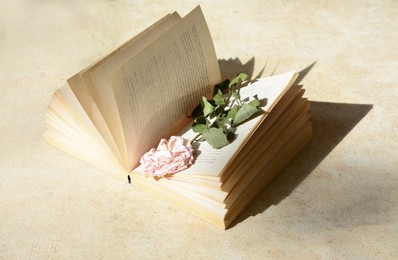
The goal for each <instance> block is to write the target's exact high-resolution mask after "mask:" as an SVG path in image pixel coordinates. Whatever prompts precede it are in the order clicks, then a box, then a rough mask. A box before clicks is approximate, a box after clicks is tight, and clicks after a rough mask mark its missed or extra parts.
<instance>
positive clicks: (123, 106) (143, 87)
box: [110, 7, 221, 169]
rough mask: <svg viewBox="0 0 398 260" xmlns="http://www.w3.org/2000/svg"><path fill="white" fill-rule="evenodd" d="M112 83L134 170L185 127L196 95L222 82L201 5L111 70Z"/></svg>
mask: <svg viewBox="0 0 398 260" xmlns="http://www.w3.org/2000/svg"><path fill="white" fill-rule="evenodd" d="M110 79H111V82H112V87H113V91H114V94H115V99H116V103H117V105H118V110H119V114H120V120H121V123H122V127H123V132H124V138H125V141H126V148H127V154H128V165H129V166H130V167H131V169H132V168H134V167H135V166H137V164H138V160H139V158H140V156H141V155H142V154H143V153H145V152H146V151H147V150H149V149H150V148H151V147H153V146H155V145H156V144H157V143H158V142H159V140H160V139H161V138H164V137H167V136H168V135H170V134H173V133H174V134H175V133H177V132H179V130H181V129H182V128H183V127H185V126H186V125H187V124H188V123H189V121H190V119H189V118H188V117H187V116H188V115H189V114H190V112H191V111H192V109H193V108H194V107H195V106H196V105H197V103H198V101H199V99H200V97H201V96H207V95H208V94H210V93H211V91H212V87H213V86H214V85H215V84H217V83H219V82H220V80H221V77H220V71H219V68H218V62H217V58H216V54H215V51H214V46H213V43H212V39H211V36H210V32H209V30H208V28H207V24H206V21H205V19H204V16H203V14H202V11H201V9H200V7H197V8H195V9H194V10H193V11H192V12H191V13H189V14H188V15H187V16H185V17H184V18H183V19H182V20H180V21H179V22H177V23H176V24H175V25H174V26H173V27H172V28H171V29H170V30H169V31H167V32H166V33H164V34H163V35H161V36H160V37H159V38H158V39H157V40H155V41H154V42H152V43H151V44H150V45H149V46H147V47H146V48H145V49H144V50H142V51H141V52H140V53H139V54H138V55H136V56H135V57H134V58H132V59H130V60H129V61H128V62H127V63H126V64H125V65H123V66H122V67H121V68H119V69H117V70H115V72H114V73H113V74H112V76H111V77H110Z"/></svg>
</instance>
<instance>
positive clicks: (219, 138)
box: [203, 127, 229, 149]
mask: <svg viewBox="0 0 398 260" xmlns="http://www.w3.org/2000/svg"><path fill="white" fill-rule="evenodd" d="M203 137H204V138H205V139H206V141H207V142H208V143H209V144H210V145H211V146H213V148H216V149H219V148H221V147H224V146H226V145H227V144H229V141H228V139H227V134H226V133H224V132H223V130H222V129H220V128H215V127H212V128H210V129H209V130H208V131H206V132H204V133H203Z"/></svg>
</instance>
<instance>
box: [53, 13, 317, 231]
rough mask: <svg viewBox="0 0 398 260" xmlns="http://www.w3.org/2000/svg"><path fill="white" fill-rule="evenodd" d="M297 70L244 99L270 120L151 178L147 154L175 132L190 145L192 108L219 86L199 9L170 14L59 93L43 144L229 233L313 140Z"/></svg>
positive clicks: (256, 87) (247, 126) (249, 125)
mask: <svg viewBox="0 0 398 260" xmlns="http://www.w3.org/2000/svg"><path fill="white" fill-rule="evenodd" d="M297 76H298V74H297V73H295V72H294V71H292V72H288V73H284V74H280V75H276V76H272V77H267V78H261V79H258V80H256V81H255V82H254V83H252V84H250V85H249V86H247V87H244V88H242V89H241V91H240V94H241V96H242V98H245V97H251V96H254V95H257V96H258V98H259V99H260V100H263V101H266V102H264V103H266V104H265V105H264V106H263V107H261V109H262V110H264V113H263V114H262V115H260V116H257V117H255V118H254V119H252V120H250V121H247V122H246V123H244V124H242V125H240V126H239V127H238V128H237V132H236V139H234V141H233V142H232V143H231V144H229V145H227V146H225V147H223V148H221V149H214V148H212V147H211V146H209V145H208V144H207V143H205V142H201V143H199V145H198V147H197V149H198V151H197V152H196V157H195V161H194V164H193V165H192V166H190V167H189V168H188V169H186V170H184V171H181V172H178V173H176V174H174V175H171V176H168V177H167V178H154V177H152V176H149V175H147V174H145V173H144V172H143V171H142V167H141V166H140V165H139V160H140V157H141V156H142V155H143V154H144V153H145V152H147V151H148V150H149V149H150V148H152V147H156V146H157V144H158V143H159V141H160V139H162V138H168V137H170V136H171V135H179V136H183V137H185V138H187V139H192V138H193V137H194V136H195V133H193V132H192V130H191V129H190V124H191V123H192V119H191V118H189V117H188V116H187V115H190V114H191V112H192V110H193V109H194V108H195V107H196V105H197V104H198V102H199V100H200V98H201V97H202V96H207V97H209V96H210V95H211V93H212V91H213V87H214V85H216V84H217V83H219V82H220V81H221V76H220V71H219V67H218V62H217V57H216V54H215V51H214V46H213V43H212V39H211V36H210V33H209V30H208V27H207V25H206V21H205V19H204V16H203V14H202V11H201V9H200V7H197V8H195V9H194V10H193V11H192V12H191V13H189V14H188V15H186V16H185V17H184V18H181V17H180V16H179V15H178V14H177V13H173V14H169V15H167V16H165V17H164V18H163V19H161V20H159V21H158V22H156V23H155V24H154V25H152V26H151V27H149V28H148V29H146V30H145V31H143V32H142V33H140V34H139V35H137V36H136V37H134V38H132V39H131V40H129V41H128V42H126V43H125V44H123V45H122V46H121V47H119V48H118V49H116V50H115V51H113V52H112V53H110V54H109V55H107V56H105V57H104V58H102V59H101V60H99V61H97V62H96V63H94V64H92V65H91V66H89V67H88V68H86V69H84V70H83V71H81V72H79V73H78V74H76V75H75V76H73V77H72V78H70V79H69V80H68V85H66V86H64V87H62V88H60V89H59V90H57V91H56V93H55V94H54V96H53V99H52V101H51V103H50V105H49V110H48V113H47V120H46V127H47V130H46V132H45V139H46V140H47V142H48V143H50V144H52V145H53V146H55V147H57V148H59V149H61V150H63V151H65V152H67V153H69V154H72V155H73V156H76V157H78V158H80V159H82V160H84V161H86V162H88V163H90V164H92V165H94V166H95V167H98V168H100V169H101V170H103V171H104V172H105V173H108V174H110V175H111V176H113V177H116V178H118V179H120V180H122V181H127V176H128V177H129V179H131V180H132V183H133V184H134V185H136V186H137V187H139V188H141V189H144V190H147V191H148V192H150V193H151V194H153V195H155V196H157V197H159V198H160V199H162V200H164V201H166V202H168V203H170V204H171V205H174V206H175V207H178V208H181V209H183V210H185V211H187V212H189V213H191V214H193V215H196V216H198V217H200V218H202V219H204V220H206V221H208V222H210V223H212V224H214V225H216V226H219V227H222V228H227V227H228V226H229V225H231V223H233V221H234V220H235V219H236V217H237V216H238V215H239V213H241V212H242V210H244V209H245V207H246V206H247V205H248V204H249V203H250V202H251V201H252V200H253V199H254V198H255V197H256V195H257V194H258V193H259V192H261V191H262V190H263V189H264V187H265V186H266V185H267V184H268V183H269V182H270V181H271V180H272V179H273V178H274V177H275V176H276V175H277V174H278V173H280V172H281V171H282V170H283V168H284V167H286V165H287V164H288V163H289V161H290V160H291V159H292V158H293V157H294V156H295V155H296V154H297V153H298V152H299V151H300V150H301V149H302V148H303V147H304V146H305V145H306V144H307V143H308V141H309V140H310V138H311V124H310V122H309V114H308V109H309V103H308V101H307V100H306V99H304V98H303V97H302V96H303V93H304V90H303V89H302V88H301V86H298V85H296V84H294V82H295V80H296V78H297Z"/></svg>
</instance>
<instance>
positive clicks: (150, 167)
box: [140, 136, 193, 177]
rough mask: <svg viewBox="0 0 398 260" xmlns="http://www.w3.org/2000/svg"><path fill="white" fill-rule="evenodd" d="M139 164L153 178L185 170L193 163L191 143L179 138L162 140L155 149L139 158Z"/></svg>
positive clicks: (173, 137)
mask: <svg viewBox="0 0 398 260" xmlns="http://www.w3.org/2000/svg"><path fill="white" fill-rule="evenodd" d="M140 163H141V165H142V166H143V168H144V172H145V173H147V174H150V175H152V176H155V177H162V176H164V175H166V174H173V173H176V172H179V171H182V170H185V169H186V168H188V167H189V166H190V165H191V164H192V163H193V149H192V146H191V142H190V141H189V140H187V139H184V138H182V137H179V136H172V137H170V139H169V140H166V139H162V140H160V143H159V145H158V147H157V148H156V149H155V148H152V149H151V150H150V151H149V152H147V153H145V154H144V155H143V156H142V157H141V159H140Z"/></svg>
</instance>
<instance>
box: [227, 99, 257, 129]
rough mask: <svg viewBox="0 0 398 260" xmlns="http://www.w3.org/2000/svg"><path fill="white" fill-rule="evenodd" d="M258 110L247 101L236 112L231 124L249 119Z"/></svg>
mask: <svg viewBox="0 0 398 260" xmlns="http://www.w3.org/2000/svg"><path fill="white" fill-rule="evenodd" d="M259 111H260V109H258V108H256V107H253V106H251V105H249V104H247V103H244V104H243V105H242V107H241V108H240V109H239V110H238V112H237V113H236V115H235V120H234V123H233V125H237V124H240V123H242V122H243V121H245V120H247V119H249V118H250V117H251V116H253V115H254V114H255V113H257V112H259Z"/></svg>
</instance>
